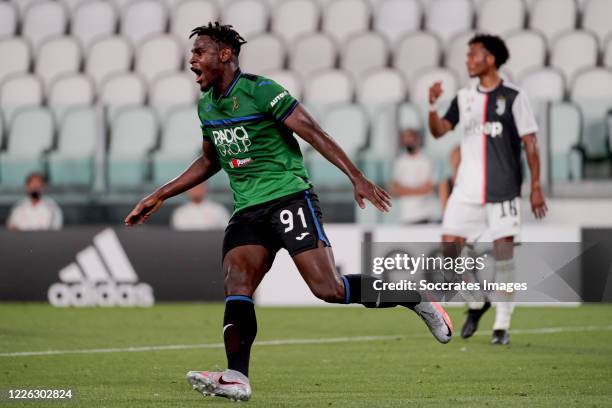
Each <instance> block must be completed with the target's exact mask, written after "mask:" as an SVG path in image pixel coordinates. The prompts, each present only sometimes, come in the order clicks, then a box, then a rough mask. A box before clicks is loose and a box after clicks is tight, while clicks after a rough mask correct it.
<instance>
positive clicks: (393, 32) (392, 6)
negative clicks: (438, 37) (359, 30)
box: [373, 0, 423, 45]
mask: <svg viewBox="0 0 612 408" xmlns="http://www.w3.org/2000/svg"><path fill="white" fill-rule="evenodd" d="M422 17H423V10H422V7H421V4H420V3H419V2H418V1H417V0H384V1H381V2H380V3H379V4H378V5H377V6H376V7H375V8H374V22H373V25H374V31H376V32H378V33H380V34H382V35H384V36H385V38H386V39H387V41H389V44H390V45H394V44H395V43H397V41H398V40H399V39H400V38H402V37H403V36H404V35H406V34H407V33H411V32H414V31H418V30H419V28H420V27H421V19H422Z"/></svg>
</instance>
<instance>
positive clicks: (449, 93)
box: [410, 68, 458, 103]
mask: <svg viewBox="0 0 612 408" xmlns="http://www.w3.org/2000/svg"><path fill="white" fill-rule="evenodd" d="M416 78H417V80H416V81H415V83H414V85H413V86H412V87H411V93H410V99H411V100H412V102H414V103H429V87H430V86H431V85H433V83H434V82H438V81H440V82H442V90H443V92H444V93H443V94H442V96H441V97H440V100H449V101H450V100H452V99H453V98H454V97H455V95H456V94H457V90H458V86H457V78H456V76H455V74H454V73H453V72H452V71H450V70H449V69H446V68H436V69H425V70H423V71H422V72H420V73H418V74H417V77H416Z"/></svg>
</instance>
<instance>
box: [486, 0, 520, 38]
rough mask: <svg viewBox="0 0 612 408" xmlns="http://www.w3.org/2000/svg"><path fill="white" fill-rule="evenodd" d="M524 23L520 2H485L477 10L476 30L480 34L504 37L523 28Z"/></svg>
mask: <svg viewBox="0 0 612 408" xmlns="http://www.w3.org/2000/svg"><path fill="white" fill-rule="evenodd" d="M524 22H525V5H524V4H523V1H522V0H487V1H484V2H483V3H482V6H481V7H480V8H478V9H477V18H476V29H477V31H479V32H481V33H490V34H496V35H505V34H508V33H509V32H511V31H515V30H519V29H521V28H523V24H524Z"/></svg>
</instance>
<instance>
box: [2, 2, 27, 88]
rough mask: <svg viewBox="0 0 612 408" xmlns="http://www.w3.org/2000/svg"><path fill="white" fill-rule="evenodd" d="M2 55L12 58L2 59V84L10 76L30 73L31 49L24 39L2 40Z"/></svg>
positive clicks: (11, 38) (10, 38)
mask: <svg viewBox="0 0 612 408" xmlns="http://www.w3.org/2000/svg"><path fill="white" fill-rule="evenodd" d="M1 4H2V3H0V6H1ZM0 12H1V11H0ZM0 55H4V56H6V55H10V56H11V57H10V58H6V57H3V58H2V59H0V83H1V82H2V81H3V80H4V79H6V78H7V77H8V76H9V75H13V74H21V73H25V72H28V69H29V67H30V47H29V46H28V43H27V42H26V41H25V40H24V39H23V38H19V37H8V38H4V39H1V40H0Z"/></svg>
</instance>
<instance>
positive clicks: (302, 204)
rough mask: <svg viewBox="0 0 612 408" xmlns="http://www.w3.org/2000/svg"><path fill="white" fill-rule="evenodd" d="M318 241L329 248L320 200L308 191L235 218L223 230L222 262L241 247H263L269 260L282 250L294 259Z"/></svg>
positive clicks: (248, 211) (256, 207)
mask: <svg viewBox="0 0 612 408" xmlns="http://www.w3.org/2000/svg"><path fill="white" fill-rule="evenodd" d="M319 241H321V242H322V243H323V245H324V246H331V244H330V243H329V240H328V239H327V236H326V235H325V231H323V215H322V213H321V207H319V199H318V198H317V195H316V194H315V193H314V192H313V191H312V189H308V190H305V191H300V192H299V193H296V194H291V195H288V196H285V197H280V198H277V199H275V200H272V201H268V202H267V203H262V204H258V205H254V206H253V207H249V208H245V209H244V210H241V211H239V212H237V213H236V214H234V215H233V216H232V218H231V219H230V221H229V224H228V225H227V228H226V229H225V237H224V238H223V258H225V255H226V254H227V253H228V252H229V251H230V250H231V249H233V248H236V247H238V246H242V245H262V246H264V247H265V248H266V249H268V251H269V252H270V255H271V256H272V258H274V256H275V255H276V253H277V252H278V250H279V249H281V248H285V249H286V250H287V251H288V252H289V255H291V256H294V255H297V254H299V253H300V252H303V251H307V250H309V249H314V248H317V246H318V244H319Z"/></svg>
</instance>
